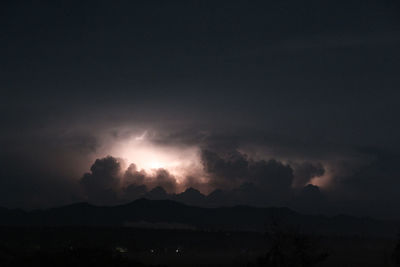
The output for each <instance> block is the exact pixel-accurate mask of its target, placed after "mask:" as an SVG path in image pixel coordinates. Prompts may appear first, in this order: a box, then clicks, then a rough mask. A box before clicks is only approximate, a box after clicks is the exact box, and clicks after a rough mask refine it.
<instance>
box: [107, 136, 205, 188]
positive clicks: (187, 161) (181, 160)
mask: <svg viewBox="0 0 400 267" xmlns="http://www.w3.org/2000/svg"><path fill="white" fill-rule="evenodd" d="M109 153H110V154H111V155H113V156H115V157H119V158H122V159H124V160H125V161H126V163H128V164H131V163H134V164H136V166H137V167H138V169H143V170H145V171H146V172H150V173H151V172H154V171H155V170H156V169H160V168H162V169H165V170H167V171H168V172H170V173H171V174H172V175H174V176H175V177H176V178H177V182H182V181H183V179H185V177H186V176H188V175H191V174H192V173H194V172H196V173H198V172H199V171H201V169H202V166H201V163H200V156H199V149H198V148H197V147H172V146H167V145H160V144H154V143H153V142H151V140H149V139H148V138H147V132H144V133H143V134H141V135H138V136H131V137H129V138H126V139H124V140H119V141H117V142H115V144H114V145H113V146H112V148H111V151H110V152H109Z"/></svg>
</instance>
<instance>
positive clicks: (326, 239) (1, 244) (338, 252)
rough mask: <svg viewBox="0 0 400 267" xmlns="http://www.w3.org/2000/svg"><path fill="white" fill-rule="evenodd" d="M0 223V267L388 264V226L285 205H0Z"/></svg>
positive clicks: (391, 248)
mask: <svg viewBox="0 0 400 267" xmlns="http://www.w3.org/2000/svg"><path fill="white" fill-rule="evenodd" d="M1 225H2V226H1V228H0V236H1V239H0V240H1V241H0V260H1V262H0V263H1V266H35V265H37V264H39V265H41V266H55V265H57V266H396V265H395V264H396V255H397V254H398V252H396V244H397V242H398V241H397V236H396V233H397V229H398V228H397V225H398V223H397V222H395V221H379V220H374V219H371V218H357V217H351V216H345V215H341V216H334V217H327V216H322V215H319V216H316V215H304V214H300V213H297V212H295V211H292V210H290V209H287V208H254V207H248V206H236V207H229V208H228V207H224V208H201V207H193V206H187V205H184V204H181V203H178V202H174V201H169V200H146V199H140V200H137V201H134V202H132V203H129V204H124V205H119V206H110V207H99V206H94V205H90V204H87V203H78V204H74V205H69V206H64V207H59V208H52V209H46V210H35V211H30V212H26V211H22V210H10V209H2V210H1ZM396 253H397V254H396ZM277 257H278V258H282V259H278V260H276V258H277ZM272 259H275V261H274V260H272Z"/></svg>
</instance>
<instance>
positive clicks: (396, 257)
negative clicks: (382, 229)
mask: <svg viewBox="0 0 400 267" xmlns="http://www.w3.org/2000/svg"><path fill="white" fill-rule="evenodd" d="M392 257H393V262H394V264H395V266H400V234H398V238H397V244H396V246H395V248H394V251H393V255H392Z"/></svg>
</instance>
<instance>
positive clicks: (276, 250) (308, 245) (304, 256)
mask: <svg viewBox="0 0 400 267" xmlns="http://www.w3.org/2000/svg"><path fill="white" fill-rule="evenodd" d="M269 228H270V229H268V231H267V233H266V235H267V238H268V240H269V244H270V245H269V249H268V251H267V253H266V255H265V256H264V257H263V258H261V259H260V261H259V263H260V265H262V266H271V267H312V266H316V265H317V264H318V263H320V262H322V261H324V260H325V259H326V258H327V257H328V254H327V253H325V252H321V250H320V248H319V247H318V242H317V240H316V239H315V238H313V237H311V236H308V235H305V234H302V233H300V231H299V230H298V229H296V228H293V227H288V226H284V225H283V224H280V223H277V222H276V221H274V222H273V223H272V224H271V226H270V227H269Z"/></svg>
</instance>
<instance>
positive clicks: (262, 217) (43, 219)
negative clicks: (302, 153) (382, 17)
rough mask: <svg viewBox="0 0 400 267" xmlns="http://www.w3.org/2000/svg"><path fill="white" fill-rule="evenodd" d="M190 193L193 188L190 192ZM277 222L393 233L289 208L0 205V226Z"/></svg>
mask: <svg viewBox="0 0 400 267" xmlns="http://www.w3.org/2000/svg"><path fill="white" fill-rule="evenodd" d="M192 193H193V192H192ZM273 222H279V223H283V224H288V225H292V226H296V227H299V228H300V229H301V230H302V231H304V232H309V233H314V234H323V235H326V234H334V235H353V236H355V235H358V236H380V237H393V236H395V235H396V233H397V230H398V225H399V223H398V222H396V221H380V220H375V219H371V218H359V217H353V216H347V215H338V216H334V217H328V216H322V215H305V214H301V213H298V212H295V211H293V210H291V209H289V208H276V207H269V208H259V207H250V206H234V207H220V208H202V207H197V206H188V205H185V204H182V203H179V202H175V201H172V200H148V199H138V200H136V201H133V202H130V203H128V204H123V205H118V206H95V205H91V204H88V203H76V204H72V205H67V206H62V207H57V208H51V209H44V210H34V211H22V210H13V209H6V208H0V225H1V226H112V227H121V226H132V225H133V226H135V225H136V226H137V223H141V225H143V223H148V224H149V225H152V224H160V223H162V224H164V225H167V224H173V225H178V226H179V225H181V226H183V225H186V226H190V227H191V228H196V229H201V230H212V231H219V230H226V231H265V230H266V227H267V226H268V225H269V224H271V223H273Z"/></svg>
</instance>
